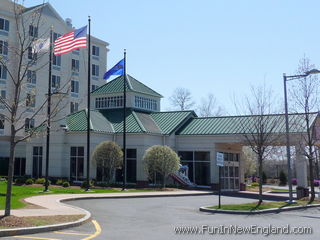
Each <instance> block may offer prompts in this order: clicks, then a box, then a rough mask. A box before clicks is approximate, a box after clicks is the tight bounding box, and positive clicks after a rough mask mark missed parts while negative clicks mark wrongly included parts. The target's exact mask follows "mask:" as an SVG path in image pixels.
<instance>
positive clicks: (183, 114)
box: [150, 111, 197, 134]
mask: <svg viewBox="0 0 320 240" xmlns="http://www.w3.org/2000/svg"><path fill="white" fill-rule="evenodd" d="M150 115H151V116H152V118H153V119H154V121H155V122H156V123H157V125H158V126H159V128H160V129H161V131H162V132H163V133H164V134H171V133H172V132H174V131H175V130H176V129H177V128H178V127H180V126H181V123H184V122H185V121H186V120H187V119H189V118H191V117H196V116H197V115H196V114H195V113H194V112H193V111H172V112H153V113H151V114H150Z"/></svg>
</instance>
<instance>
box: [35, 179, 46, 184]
mask: <svg viewBox="0 0 320 240" xmlns="http://www.w3.org/2000/svg"><path fill="white" fill-rule="evenodd" d="M45 182H46V179H45V178H38V179H37V180H36V182H35V183H36V184H44V183H45Z"/></svg>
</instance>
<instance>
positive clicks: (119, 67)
mask: <svg viewBox="0 0 320 240" xmlns="http://www.w3.org/2000/svg"><path fill="white" fill-rule="evenodd" d="M112 75H124V59H122V60H120V61H119V62H118V63H117V64H116V65H114V67H113V68H111V69H110V70H109V71H107V72H106V73H105V74H104V75H103V79H104V80H107V79H108V78H109V77H110V76H112Z"/></svg>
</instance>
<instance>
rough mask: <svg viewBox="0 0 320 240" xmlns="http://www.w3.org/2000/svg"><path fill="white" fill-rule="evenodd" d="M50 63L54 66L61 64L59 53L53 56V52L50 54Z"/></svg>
mask: <svg viewBox="0 0 320 240" xmlns="http://www.w3.org/2000/svg"><path fill="white" fill-rule="evenodd" d="M52 64H53V65H55V66H59V67H60V66H61V55H59V56H55V55H54V54H53V55H52Z"/></svg>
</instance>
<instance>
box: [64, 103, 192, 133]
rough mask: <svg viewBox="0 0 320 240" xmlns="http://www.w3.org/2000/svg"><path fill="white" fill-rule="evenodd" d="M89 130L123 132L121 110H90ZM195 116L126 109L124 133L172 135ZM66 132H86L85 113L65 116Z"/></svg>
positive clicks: (83, 111)
mask: <svg viewBox="0 0 320 240" xmlns="http://www.w3.org/2000/svg"><path fill="white" fill-rule="evenodd" d="M90 116H91V117H90V118H91V119H90V120H91V121H90V129H91V130H93V131H95V132H103V133H122V132H123V110H122V109H108V110H91V115H90ZM194 116H196V115H195V114H194V112H193V111H176V112H159V113H145V112H141V111H135V110H133V109H127V111H126V132H128V133H151V134H164V135H169V134H172V133H173V132H174V131H175V130H176V129H177V128H178V127H180V126H182V124H183V123H184V122H186V121H187V120H188V119H189V118H190V117H194ZM66 122H67V126H68V130H69V131H71V132H74V131H76V132H83V131H86V130H87V111H86V110H82V111H79V112H76V113H73V114H70V115H68V116H67V121H66Z"/></svg>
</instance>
